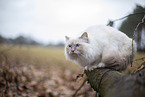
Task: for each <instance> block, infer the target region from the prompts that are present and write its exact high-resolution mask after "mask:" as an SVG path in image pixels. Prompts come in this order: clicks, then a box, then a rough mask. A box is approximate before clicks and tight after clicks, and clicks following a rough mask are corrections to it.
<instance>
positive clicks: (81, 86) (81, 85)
mask: <svg viewBox="0 0 145 97" xmlns="http://www.w3.org/2000/svg"><path fill="white" fill-rule="evenodd" d="M86 81H88V78H86V79H85V80H84V82H83V83H82V85H81V86H80V87H79V88H78V89H77V90H76V91H75V93H74V94H73V96H72V97H75V96H76V95H77V93H78V91H79V90H80V89H81V88H82V87H83V86H84V84H85V83H86Z"/></svg>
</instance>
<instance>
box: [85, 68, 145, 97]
mask: <svg viewBox="0 0 145 97" xmlns="http://www.w3.org/2000/svg"><path fill="white" fill-rule="evenodd" d="M85 73H86V75H87V77H88V82H89V83H90V85H91V87H92V88H93V89H94V90H95V91H99V94H100V95H101V97H145V69H143V70H141V71H139V72H137V73H135V74H123V73H120V72H118V71H115V70H110V69H94V70H93V71H87V70H86V71H85ZM98 89H99V90H98Z"/></svg>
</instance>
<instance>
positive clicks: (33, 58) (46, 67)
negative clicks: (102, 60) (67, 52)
mask: <svg viewBox="0 0 145 97" xmlns="http://www.w3.org/2000/svg"><path fill="white" fill-rule="evenodd" d="M142 57H145V53H141V52H140V53H137V55H136V58H135V60H136V59H140V58H142ZM144 61H145V59H144V60H138V61H134V63H133V64H132V67H131V65H130V66H128V69H127V70H126V71H124V73H133V72H134V70H135V69H137V68H138V67H139V66H140V65H141V63H143V62H144ZM30 68H31V69H30ZM82 72H83V68H80V67H79V66H78V65H76V64H74V63H73V62H70V61H67V60H66V59H65V56H64V48H63V47H62V48H56V47H40V46H21V47H20V46H7V45H0V84H2V85H3V86H2V87H0V91H3V92H0V96H2V97H3V96H4V97H5V96H6V97H8V96H11V95H12V94H14V95H15V96H28V97H29V96H33V97H70V96H71V95H72V94H73V93H74V92H75V91H76V89H78V87H79V86H80V85H81V83H82V82H83V79H81V80H79V81H77V82H76V81H75V79H76V76H77V75H78V73H82ZM16 79H17V80H16ZM6 83H9V85H13V86H15V87H13V88H9V89H8V91H6V87H7V84H6ZM17 83H19V84H20V85H19V86H18V87H17ZM8 87H9V86H8ZM16 87H17V88H16ZM78 94H79V96H77V97H95V92H94V91H93V90H92V89H91V87H90V85H88V84H87V83H86V84H85V86H84V87H83V88H82V89H81V90H80V91H79V93H78Z"/></svg>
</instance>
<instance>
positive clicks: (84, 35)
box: [80, 32, 88, 42]
mask: <svg viewBox="0 0 145 97" xmlns="http://www.w3.org/2000/svg"><path fill="white" fill-rule="evenodd" d="M80 38H81V39H84V40H86V41H87V42H88V34H87V32H84V33H83V34H82V36H81V37H80Z"/></svg>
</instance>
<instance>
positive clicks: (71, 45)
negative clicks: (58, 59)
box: [65, 32, 89, 59]
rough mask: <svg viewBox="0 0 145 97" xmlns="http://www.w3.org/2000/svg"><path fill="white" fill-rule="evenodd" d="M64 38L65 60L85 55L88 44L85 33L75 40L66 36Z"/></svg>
mask: <svg viewBox="0 0 145 97" xmlns="http://www.w3.org/2000/svg"><path fill="white" fill-rule="evenodd" d="M65 38H66V45H65V53H66V58H67V59H75V58H77V57H78V56H83V55H84V54H85V52H86V51H85V49H86V45H87V44H88V43H89V39H88V34H87V32H84V33H83V34H82V35H81V36H80V37H77V38H70V37H67V36H65ZM68 57H69V58H68Z"/></svg>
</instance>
